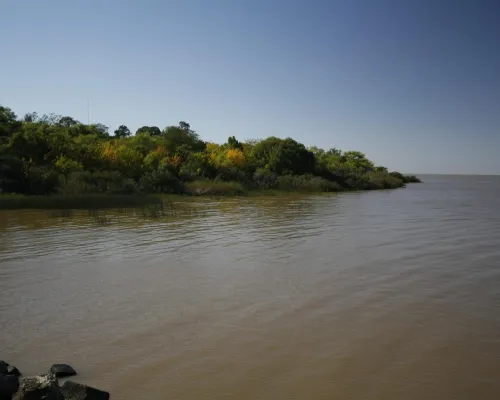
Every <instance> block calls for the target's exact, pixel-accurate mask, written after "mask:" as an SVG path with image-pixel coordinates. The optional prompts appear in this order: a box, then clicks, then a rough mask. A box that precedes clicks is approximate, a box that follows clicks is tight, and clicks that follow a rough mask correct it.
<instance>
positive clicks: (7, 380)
mask: <svg viewBox="0 0 500 400" xmlns="http://www.w3.org/2000/svg"><path fill="white" fill-rule="evenodd" d="M18 388H19V378H18V377H17V376H14V375H5V374H0V400H4V399H5V400H7V399H8V400H10V399H11V398H12V395H13V394H14V393H16V392H17V389H18Z"/></svg>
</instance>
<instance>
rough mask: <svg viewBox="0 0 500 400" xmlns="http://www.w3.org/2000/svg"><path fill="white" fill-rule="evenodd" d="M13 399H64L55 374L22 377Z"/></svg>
mask: <svg viewBox="0 0 500 400" xmlns="http://www.w3.org/2000/svg"><path fill="white" fill-rule="evenodd" d="M12 399H13V400H62V399H64V397H63V396H62V394H61V390H60V388H59V384H58V383H57V378H56V376H55V375H54V374H47V375H40V376H25V377H24V378H21V380H20V384H19V390H18V391H17V393H16V394H15V395H14V396H13V397H12Z"/></svg>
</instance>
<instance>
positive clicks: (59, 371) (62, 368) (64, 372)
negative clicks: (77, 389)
mask: <svg viewBox="0 0 500 400" xmlns="http://www.w3.org/2000/svg"><path fill="white" fill-rule="evenodd" d="M50 372H52V373H53V374H54V375H55V376H57V377H58V378H62V377H64V376H73V375H76V371H75V370H74V369H73V368H72V367H71V366H69V365H68V364H54V365H53V366H52V367H50Z"/></svg>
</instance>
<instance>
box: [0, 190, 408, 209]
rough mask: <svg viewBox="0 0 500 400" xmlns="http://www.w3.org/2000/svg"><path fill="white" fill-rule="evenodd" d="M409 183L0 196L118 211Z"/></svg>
mask: <svg viewBox="0 0 500 400" xmlns="http://www.w3.org/2000/svg"><path fill="white" fill-rule="evenodd" d="M406 185H407V184H405V185H404V186H401V187H399V188H387V189H385V188H382V189H368V190H360V189H344V190H339V191H329V192H328V191H314V190H311V191H301V190H282V189H253V190H252V189H250V190H249V189H242V190H237V191H229V192H219V191H213V192H212V191H210V190H209V189H207V190H205V191H199V192H195V191H192V192H184V193H163V194H90V195H84V194H82V195H58V194H55V195H45V196H44V195H22V194H9V195H0V210H30V209H31V210H58V209H61V210H64V209H75V210H87V209H88V210H95V209H116V208H140V207H148V206H160V205H161V204H162V203H164V202H165V201H182V200H187V199H195V198H205V199H219V198H231V197H261V196H262V197H280V196H290V195H297V196H303V195H319V194H340V193H352V192H369V191H380V190H394V189H403V188H405V187H406Z"/></svg>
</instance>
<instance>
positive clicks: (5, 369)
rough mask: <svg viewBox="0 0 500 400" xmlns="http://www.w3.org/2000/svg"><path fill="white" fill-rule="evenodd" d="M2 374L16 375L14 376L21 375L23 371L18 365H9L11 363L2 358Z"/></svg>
mask: <svg viewBox="0 0 500 400" xmlns="http://www.w3.org/2000/svg"><path fill="white" fill-rule="evenodd" d="M0 374H4V375H14V376H20V375H21V373H20V372H19V370H18V369H17V368H16V367H14V366H13V365H9V363H6V362H5V361H2V360H0Z"/></svg>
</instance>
